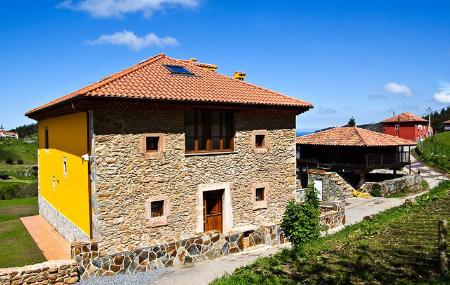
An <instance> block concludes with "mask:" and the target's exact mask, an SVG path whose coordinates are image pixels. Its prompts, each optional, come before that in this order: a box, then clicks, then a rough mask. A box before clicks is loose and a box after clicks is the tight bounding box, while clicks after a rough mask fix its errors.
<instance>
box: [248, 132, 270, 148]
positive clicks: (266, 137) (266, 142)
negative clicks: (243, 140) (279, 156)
mask: <svg viewBox="0 0 450 285" xmlns="http://www.w3.org/2000/svg"><path fill="white" fill-rule="evenodd" d="M256 136H264V141H263V145H262V147H258V146H256ZM251 145H252V149H253V152H254V153H266V152H268V151H269V148H270V144H269V132H268V131H267V130H254V131H252V136H251Z"/></svg>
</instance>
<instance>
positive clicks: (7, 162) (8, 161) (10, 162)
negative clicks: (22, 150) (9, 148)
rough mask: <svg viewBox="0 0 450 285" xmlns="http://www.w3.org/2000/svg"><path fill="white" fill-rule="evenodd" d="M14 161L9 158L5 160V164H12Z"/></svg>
mask: <svg viewBox="0 0 450 285" xmlns="http://www.w3.org/2000/svg"><path fill="white" fill-rule="evenodd" d="M13 162H14V160H13V159H12V158H11V157H8V158H7V159H6V164H13Z"/></svg>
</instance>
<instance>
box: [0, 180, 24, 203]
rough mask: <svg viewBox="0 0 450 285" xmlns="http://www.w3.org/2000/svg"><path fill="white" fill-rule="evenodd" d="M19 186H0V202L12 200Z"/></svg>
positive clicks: (6, 184) (11, 184) (10, 184)
mask: <svg viewBox="0 0 450 285" xmlns="http://www.w3.org/2000/svg"><path fill="white" fill-rule="evenodd" d="M19 189H20V186H19V185H17V184H16V183H3V184H0V200H7V199H12V198H14V197H15V195H16V192H17V190H19Z"/></svg>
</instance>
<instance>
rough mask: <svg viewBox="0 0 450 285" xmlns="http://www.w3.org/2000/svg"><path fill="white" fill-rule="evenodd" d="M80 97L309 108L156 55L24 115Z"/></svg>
mask: <svg viewBox="0 0 450 285" xmlns="http://www.w3.org/2000/svg"><path fill="white" fill-rule="evenodd" d="M165 65H180V66H183V67H185V68H187V69H188V70H190V71H191V72H192V73H193V75H183V74H172V73H171V72H170V71H169V70H168V69H167V68H166V67H165ZM80 97H84V98H87V97H96V98H137V99H151V100H170V101H185V102H206V103H235V104H236V103H237V104H255V105H268V106H291V107H302V108H311V107H312V104H311V103H308V102H306V101H303V100H299V99H295V98H292V97H288V96H286V95H284V94H281V93H278V92H274V91H271V90H268V89H265V88H262V87H259V86H256V85H253V84H250V83H248V82H243V81H240V80H236V79H233V78H231V77H227V76H225V75H222V74H219V73H216V72H214V71H211V70H208V69H206V68H204V67H203V66H202V64H196V63H195V62H189V61H186V60H177V59H173V58H170V57H168V56H166V55H164V54H159V55H157V56H154V57H151V58H149V59H147V60H145V61H142V62H140V63H138V64H136V65H134V66H132V67H129V68H127V69H124V70H122V71H120V72H117V73H115V74H113V75H111V76H109V77H106V78H104V79H102V80H100V81H98V82H96V83H94V84H91V85H89V86H86V87H84V88H82V89H80V90H78V91H75V92H73V93H70V94H68V95H65V96H63V97H60V98H58V99H56V100H53V101H51V102H49V103H47V104H44V105H42V106H40V107H38V108H35V109H33V110H31V111H29V112H27V115H30V114H31V113H33V112H36V111H40V110H42V109H45V108H48V107H52V106H54V105H56V104H58V103H62V102H64V101H67V100H69V99H73V98H80Z"/></svg>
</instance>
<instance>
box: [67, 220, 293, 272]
mask: <svg viewBox="0 0 450 285" xmlns="http://www.w3.org/2000/svg"><path fill="white" fill-rule="evenodd" d="M286 241H287V239H286V238H285V237H284V232H283V230H282V229H281V228H280V227H279V226H277V225H262V226H259V227H258V228H256V229H255V230H250V231H245V232H237V233H233V234H230V235H227V236H225V235H223V234H222V233H219V232H208V233H204V234H202V235H199V236H196V237H192V238H187V239H183V240H178V241H174V242H168V243H163V244H159V245H154V246H149V247H143V248H136V249H135V250H131V251H124V252H119V253H115V254H103V253H102V250H101V249H99V247H98V242H96V241H90V242H77V243H72V244H71V255H72V258H74V259H75V260H76V261H77V263H78V271H79V274H80V280H86V279H88V278H89V277H92V276H112V275H116V274H125V273H126V274H128V273H134V272H145V271H151V270H155V269H157V268H164V267H172V266H178V267H180V266H189V265H191V264H192V263H193V262H198V261H203V260H208V259H215V258H218V257H221V256H224V255H229V254H233V253H238V252H242V251H244V250H246V249H247V248H248V247H251V246H255V245H259V244H266V245H270V246H274V245H278V244H282V243H285V242H286Z"/></svg>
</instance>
